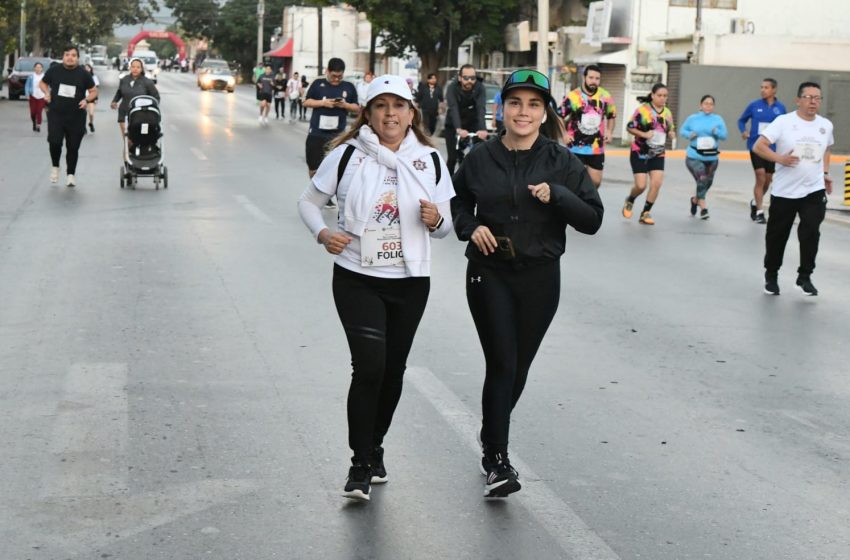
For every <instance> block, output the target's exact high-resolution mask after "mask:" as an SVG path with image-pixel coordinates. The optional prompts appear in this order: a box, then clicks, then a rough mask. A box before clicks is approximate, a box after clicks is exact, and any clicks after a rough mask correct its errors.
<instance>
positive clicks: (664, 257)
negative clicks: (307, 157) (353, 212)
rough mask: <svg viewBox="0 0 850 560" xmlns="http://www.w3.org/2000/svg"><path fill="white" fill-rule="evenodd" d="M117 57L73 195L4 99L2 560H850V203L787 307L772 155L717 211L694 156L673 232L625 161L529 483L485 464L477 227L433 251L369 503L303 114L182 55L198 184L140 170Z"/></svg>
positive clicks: (833, 220) (576, 277) (518, 422)
mask: <svg viewBox="0 0 850 560" xmlns="http://www.w3.org/2000/svg"><path fill="white" fill-rule="evenodd" d="M102 79H103V81H104V82H105V85H104V88H103V91H102V94H101V99H102V100H103V101H102V102H101V103H100V105H99V106H98V111H97V117H96V126H97V132H96V133H95V134H93V135H88V136H87V137H86V138H85V140H84V142H83V146H82V151H81V158H80V164H79V167H78V172H77V178H78V186H77V188H75V189H68V188H66V187H65V186H63V184H64V173H63V182H62V183H60V185H51V184H49V182H48V173H49V168H50V162H49V157H48V153H47V146H46V142H45V139H44V132H42V133H41V135H37V134H35V133H32V132H31V131H30V130H29V123H28V117H27V110H26V104H25V102H9V101H2V102H0V157H2V165H0V169H2V173H0V425H1V426H2V430H0V437H2V441H0V449H2V452H1V453H2V455H1V456H0V459H2V460H0V480H2V481H3V483H2V484H0V543H2V547H0V548H2V552H0V557H2V558H3V559H10V560H19V559H21V560H23V559H32V560H42V559H66V558H81V559H95V558H111V559H116V558H117V559H128V560H129V559H133V560H136V559H155V558H157V559H158V558H163V559H200V558H212V559H222V560H224V559H227V560H235V559H251V560H257V559H271V558H286V559H302V558H303V559H312V558H322V559H332V560H336V559H340V560H341V559H367V558H378V559H432V558H452V559H466V558H470V559H471V558H496V559H513V558H522V559H527V558H528V559H550V558H564V559H571V560H590V559H598V560H617V559H619V560H637V559H648V560H684V559H705V558H711V559H729V560H744V559H746V560H761V559H764V560H777V559H789V560H802V559H805V560H816V559H830V560H832V559H846V558H847V557H848V554H849V553H848V550H850V513H849V512H848V503H850V491H848V472H850V439H848V433H850V385H848V382H847V374H848V369H850V368H848V365H847V357H846V339H847V334H846V333H847V329H848V324H850V322H848V316H850V313H848V312H850V292H848V291H845V288H846V287H847V283H846V281H847V278H848V276H850V260H848V258H847V255H848V252H850V229H848V227H847V225H846V223H844V222H845V219H844V218H843V216H841V215H839V214H840V213H839V212H838V211H834V212H832V213H831V216H830V219H829V221H828V222H827V223H825V224H824V226H823V230H822V238H821V239H822V241H821V252H820V254H819V256H818V269H817V271H816V273H815V275H814V278H813V279H814V282H815V284H816V285H817V286H818V288H819V289H820V290H821V295H820V296H819V297H817V298H804V297H802V296H801V295H799V294H798V293H797V292H795V291H794V290H793V289H792V288H793V281H794V270H795V268H796V261H797V250H796V247H795V245H796V244H795V243H794V241H793V238H792V242H791V243H790V244H789V248H788V251H787V253H786V264H787V266H786V267H785V268H784V269H783V270H782V272H781V274H780V285H781V288H782V290H783V292H782V295H781V296H780V297H769V296H765V295H763V294H762V268H761V259H762V252H763V244H764V241H763V234H764V232H763V228H762V227H761V226H758V225H755V224H753V223H752V222H750V220H749V218H748V216H747V200H749V197H748V195H747V193H746V191H747V189H748V188H749V185H750V182H751V171H750V169H749V165H748V164H747V163H742V162H723V164H722V165H721V168H720V171H719V172H718V178H717V184H716V187H715V188H714V190H713V191H712V193H711V194H710V199H709V204H710V208H711V212H712V217H711V219H710V220H708V221H699V220H694V219H692V218H691V217H690V216H689V215H688V213H687V208H688V203H687V199H688V196H689V194H690V190H691V189H692V183H691V181H690V178H689V176H688V175H687V172H686V170H685V169H684V164H683V162H681V161H678V162H677V161H671V162H669V163H668V167H669V173H668V180H667V183H666V184H665V187H664V189H663V191H662V195H661V198H660V199H659V202H658V204H657V205H656V208H655V209H654V211H653V215H654V217H655V218H656V220H657V225H656V226H654V227H648V226H641V225H639V224H638V223H637V220H636V218H633V219H632V220H631V221H626V220H624V219H623V218H622V217H620V215H619V207H620V205H621V204H622V199H623V197H624V196H625V194H626V191H627V189H628V186H629V185H628V182H629V172H628V167H627V165H628V163H627V160H626V159H625V158H609V162H608V169H607V170H606V181H605V183H603V186H602V190H601V194H602V197H603V200H604V202H605V204H606V208H607V209H608V212H607V215H606V218H605V223H604V225H603V227H602V229H601V231H600V232H599V233H598V234H597V235H596V236H593V237H586V236H581V235H579V234H577V233H575V232H571V233H570V234H569V235H568V249H567V254H566V255H565V257H564V258H563V260H562V270H563V294H562V298H561V307H560V310H559V312H558V314H557V316H556V318H555V321H554V323H553V325H552V327H551V329H550V331H549V334H548V335H547V338H546V339H545V341H544V343H543V346H542V348H541V351H540V353H539V355H538V358H537V360H536V361H535V364H534V366H533V368H532V371H531V376H530V381H529V384H528V387H527V389H526V392H525V394H524V396H523V399H522V400H521V401H520V404H519V406H518V407H517V409H516V411H515V413H514V416H513V419H514V422H513V426H512V444H511V452H512V457H513V459H514V461H515V463H516V464H517V466H518V469H519V471H520V476H521V480H522V481H523V484H524V486H523V490H522V491H521V492H520V493H518V494H515V495H514V496H512V497H510V498H509V499H506V500H500V501H486V500H484V499H483V498H482V492H483V478H482V477H481V475H480V474H479V473H478V469H477V460H478V456H477V453H476V446H475V441H474V437H475V436H474V430H475V427H476V426H477V424H478V422H479V420H478V418H479V417H478V413H479V400H480V391H481V384H482V377H483V357H482V354H481V350H480V348H479V345H478V341H477V337H476V335H475V331H474V327H473V324H472V320H471V318H470V316H469V312H468V309H467V307H466V303H465V296H464V287H463V286H464V269H465V259H464V257H463V249H464V247H463V245H462V244H461V243H459V242H457V241H456V240H455V239H453V238H447V239H445V240H442V241H440V242H437V243H435V250H434V263H433V276H432V291H431V297H430V301H429V305H428V309H427V311H426V314H425V317H424V320H423V322H422V324H421V327H420V329H419V333H418V336H417V339H416V342H415V344H414V349H413V352H412V355H411V357H410V361H409V369H408V374H407V377H406V380H407V383H406V385H405V393H404V395H403V397H402V402H401V404H400V406H399V409H398V412H397V414H396V420H395V422H394V425H393V427H392V429H391V431H390V434H389V436H388V438H387V441H386V463H387V468H388V471H389V477H390V482H389V483H388V484H387V485H385V486H383V487H376V488H374V489H373V499H372V501H371V503H369V504H365V505H363V504H354V503H350V502H348V501H346V500H345V499H344V498H342V497H341V496H340V491H341V489H342V485H343V483H344V478H345V475H346V472H347V464H348V457H349V451H348V449H347V445H346V423H345V398H346V391H347V386H348V380H349V375H350V370H349V364H348V362H349V356H348V350H347V347H346V344H345V338H344V335H343V331H342V329H341V328H340V325H339V323H338V319H337V317H336V313H335V311H334V307H333V301H332V298H331V293H330V280H331V266H332V265H331V262H332V261H331V258H330V257H329V255H327V254H326V253H325V252H324V251H323V250H322V248H321V247H320V246H318V245H317V244H316V243H315V242H314V241H313V240H312V239H311V238H310V236H309V234H308V233H307V231H306V229H305V228H304V226H303V225H302V224H301V221H300V219H299V218H298V215H297V211H296V206H295V200H296V198H297V196H298V195H299V194H300V192H301V191H302V190H303V188H304V187H305V185H306V183H307V172H306V167H305V164H304V159H303V145H304V135H305V132H306V129H305V126H304V125H303V124H300V123H288V122H286V121H272V122H271V123H270V124H269V126H267V127H261V126H259V125H258V123H257V120H256V106H255V102H254V100H253V96H252V92H251V90H250V88H247V87H243V88H239V89H238V90H237V93H236V94H233V95H228V94H224V93H214V92H205V93H201V92H199V91H198V90H197V89H196V88H195V87H194V82H193V79H194V78H193V77H192V76H188V75H179V74H171V75H165V76H163V77H162V78H161V80H160V89H161V92H162V99H163V100H162V108H163V111H164V114H165V133H166V135H165V163H166V164H167V165H168V168H169V181H170V182H169V189H168V190H160V191H156V190H154V189H153V185H152V183H150V182H141V183H140V185H139V188H138V189H137V190H121V189H119V186H118V173H119V165H120V153H121V152H120V143H119V136H118V132H117V125H116V124H115V119H116V117H115V113H114V112H112V111H109V110H108V107H107V103H106V101H107V100H108V99H109V97H111V94H112V92H113V91H114V90H113V87H114V84H115V83H116V79H115V76H114V75H112V74H104V75H103V76H102ZM63 166H64V165H63ZM835 173H836V174H839V173H840V169H838V167H837V166H836V172H835ZM833 198H835V197H833ZM326 218H328V219H329V220H330V219H333V215H332V214H331V213H328V214H327V216H326Z"/></svg>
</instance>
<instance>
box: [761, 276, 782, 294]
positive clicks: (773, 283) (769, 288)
mask: <svg viewBox="0 0 850 560" xmlns="http://www.w3.org/2000/svg"><path fill="white" fill-rule="evenodd" d="M764 293H766V294H767V295H769V296H778V295H779V282H778V281H777V280H776V276H775V275H771V274H765V276H764Z"/></svg>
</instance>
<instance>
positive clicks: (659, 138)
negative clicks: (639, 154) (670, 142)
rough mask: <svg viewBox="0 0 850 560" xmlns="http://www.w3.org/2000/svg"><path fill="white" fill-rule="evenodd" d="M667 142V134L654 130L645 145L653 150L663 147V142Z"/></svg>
mask: <svg viewBox="0 0 850 560" xmlns="http://www.w3.org/2000/svg"><path fill="white" fill-rule="evenodd" d="M666 140H667V133H666V132H664V131H663V130H655V131H653V132H652V138H650V139H649V140H648V141H647V144H649V145H650V146H652V147H654V148H659V147H662V146H664V142H665V141H666Z"/></svg>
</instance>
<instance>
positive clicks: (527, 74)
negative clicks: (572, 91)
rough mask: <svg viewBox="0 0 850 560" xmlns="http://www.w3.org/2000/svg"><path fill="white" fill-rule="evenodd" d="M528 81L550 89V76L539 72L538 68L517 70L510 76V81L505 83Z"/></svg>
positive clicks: (524, 82)
mask: <svg viewBox="0 0 850 560" xmlns="http://www.w3.org/2000/svg"><path fill="white" fill-rule="evenodd" d="M527 83H533V84H534V85H536V86H538V87H541V88H543V89H546V90H548V89H549V78H548V77H547V76H546V74H543V73H541V72H538V71H537V70H517V71H516V72H514V73H513V74H511V75H510V76H508V82H507V83H506V84H505V85H510V84H527Z"/></svg>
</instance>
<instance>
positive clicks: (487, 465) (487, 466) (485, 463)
mask: <svg viewBox="0 0 850 560" xmlns="http://www.w3.org/2000/svg"><path fill="white" fill-rule="evenodd" d="M481 429H482V430H483V429H484V428H481ZM475 439H477V440H478V446H479V447H480V448H481V462H480V463H478V469H479V470H480V471H481V474H483V475H484V476H487V473H488V472H490V470H491V469H492V468H493V467H494V465H495V463H494V461H493V460H492V459H490V458H488V455H487V452H486V450H485V449H484V442H483V441H482V440H481V430H478V431H477V432H475Z"/></svg>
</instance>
